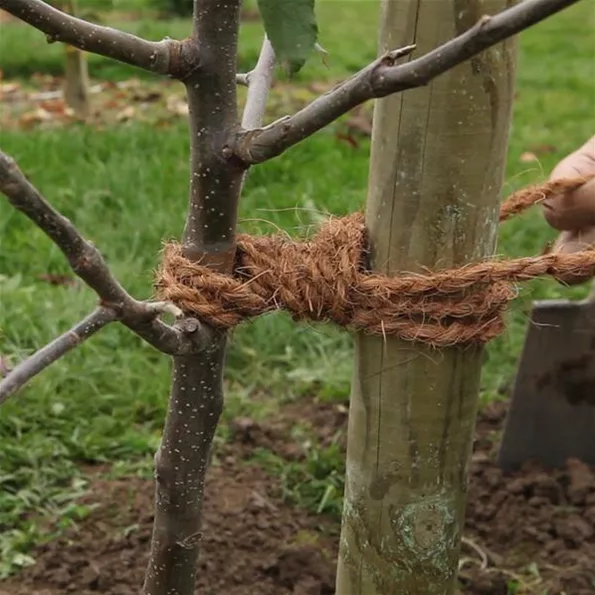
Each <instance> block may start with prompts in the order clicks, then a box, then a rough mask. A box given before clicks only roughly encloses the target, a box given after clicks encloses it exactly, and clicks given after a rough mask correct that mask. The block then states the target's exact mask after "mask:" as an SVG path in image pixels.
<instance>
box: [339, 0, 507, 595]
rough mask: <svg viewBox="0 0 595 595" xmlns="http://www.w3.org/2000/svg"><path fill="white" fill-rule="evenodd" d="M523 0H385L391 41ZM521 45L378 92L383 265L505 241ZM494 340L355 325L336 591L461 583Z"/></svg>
mask: <svg viewBox="0 0 595 595" xmlns="http://www.w3.org/2000/svg"><path fill="white" fill-rule="evenodd" d="M511 4H513V2H512V1H511V0H489V1H483V2H482V1H478V0H475V1H473V0H442V1H441V2H436V1H435V0H383V2H382V8H381V23H382V25H381V34H380V46H381V47H380V51H381V52H384V51H386V50H388V49H394V48H396V47H402V46H405V45H407V44H410V43H416V44H417V50H416V52H415V55H421V54H422V53H424V52H426V51H428V50H430V49H432V48H434V47H436V46H437V45H439V44H440V43H442V42H444V41H446V40H447V39H449V38H451V37H454V36H455V35H458V34H460V33H462V32H463V31H465V30H467V29H469V28H470V27H472V26H473V25H474V24H475V23H477V21H478V20H479V19H480V17H481V16H482V15H484V14H494V13H496V12H498V11H500V10H502V9H504V8H506V7H507V6H510V5H511ZM515 52H516V47H515V42H514V41H506V42H505V43H504V44H499V45H498V46H495V47H493V48H492V49H489V50H487V51H485V52H484V53H482V54H480V55H479V56H477V57H475V58H472V59H471V60H470V61H468V62H466V63H464V64H462V65H460V66H458V67H456V68H454V69H453V70H451V71H450V72H448V73H446V74H443V75H441V76H440V77H438V78H437V79H436V80H434V81H433V82H432V83H430V84H429V85H427V86H426V87H423V88H420V89H415V90H411V91H407V92H405V93H403V94H400V95H396V96H392V97H388V98H386V99H382V100H379V101H377V102H376V108H375V114H374V128H373V141H372V164H371V171H370V182H369V196H368V205H367V212H366V218H367V223H368V226H369V229H370V237H371V242H372V260H373V266H374V267H375V268H376V269H377V270H380V271H383V272H384V273H387V274H397V273H398V272H399V271H404V270H406V271H418V272H419V271H420V270H421V267H422V266H426V267H430V268H434V269H435V268H444V267H450V266H457V265H462V264H464V263H467V262H470V261H475V260H478V259H481V258H483V257H486V256H489V255H491V254H492V253H493V251H494V248H495V243H496V236H497V222H498V202H499V201H498V196H499V191H500V188H501V184H502V181H503V173H504V166H505V158H506V153H507V145H508V133H509V126H510V119H511V111H512V101H513V88H514V65H515ZM415 55H414V56H413V57H415ZM482 353H483V352H482V349H481V348H466V349H463V348H457V347H453V348H449V349H443V350H440V351H432V350H430V349H428V348H426V347H424V346H420V345H412V344H410V343H404V342H401V341H399V340H395V339H390V338H387V339H382V338H380V339H378V338H373V337H369V336H360V337H358V338H357V339H356V355H355V371H354V379H353V388H352V396H351V407H350V417H349V435H348V447H347V477H346V492H345V505H344V513H343V526H342V534H341V548H340V557H339V566H338V574H337V593H340V594H341V595H356V594H358V595H374V594H382V595H388V594H389V593H390V594H392V593H402V594H405V593H406V594H407V595H431V594H451V593H453V591H454V588H455V584H456V571H457V565H458V554H459V543H460V536H461V530H462V526H463V521H464V509H465V490H466V471H467V463H468V459H469V455H470V447H471V443H472V436H473V431H474V425H475V414H476V406H477V398H478V389H479V379H480V370H481V364H482Z"/></svg>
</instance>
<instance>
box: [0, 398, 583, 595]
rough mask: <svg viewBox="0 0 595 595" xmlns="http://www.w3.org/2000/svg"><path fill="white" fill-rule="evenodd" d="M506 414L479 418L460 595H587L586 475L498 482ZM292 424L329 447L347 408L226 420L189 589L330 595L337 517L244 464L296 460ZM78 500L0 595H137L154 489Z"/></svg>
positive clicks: (121, 483)
mask: <svg viewBox="0 0 595 595" xmlns="http://www.w3.org/2000/svg"><path fill="white" fill-rule="evenodd" d="M504 414H505V410H504V407H503V406H502V405H498V404H496V405H492V406H490V407H489V408H487V409H485V410H484V411H483V412H482V413H481V414H480V417H479V419H478V424H477V440H476V443H475V447H474V455H473V461H472V464H471V468H470V476H469V499H468V508H467V524H466V530H465V539H464V543H463V546H462V553H461V563H460V581H461V595H506V594H507V593H509V592H510V593H513V592H514V593H517V594H522V593H527V594H535V595H537V594H540V595H541V594H543V593H546V592H547V594H548V595H563V594H566V595H570V594H572V595H592V594H593V593H595V470H594V469H591V468H588V467H587V466H585V465H583V464H582V463H580V462H579V461H576V460H575V461H569V462H568V465H567V467H566V468H565V469H564V470H561V471H557V472H548V473H546V472H544V471H542V470H540V469H539V468H537V467H530V466H528V467H527V468H526V469H525V470H523V472H522V473H517V474H515V475H514V476H511V477H503V475H502V473H501V472H500V470H499V469H498V467H497V465H496V464H495V462H494V456H495V448H496V446H497V439H498V436H499V432H500V429H501V426H502V422H503V419H504ZM296 419H300V420H301V421H304V420H307V421H308V422H309V423H310V425H311V427H312V429H313V431H314V433H316V434H317V436H318V437H319V439H320V440H321V441H322V442H323V443H324V442H327V443H328V442H329V441H330V440H331V437H332V436H334V435H335V434H336V432H337V430H344V429H345V425H346V424H345V422H346V406H345V405H342V406H337V405H329V404H317V403H314V402H312V401H305V402H302V403H300V404H297V405H296V404H294V405H290V406H288V407H286V408H285V410H284V411H283V413H282V414H281V415H280V416H278V417H277V418H275V419H273V420H271V421H270V422H269V423H266V424H262V423H256V422H254V421H252V420H249V419H238V420H235V422H234V423H233V424H232V429H233V431H232V440H231V442H230V443H228V444H226V445H224V446H221V447H220V448H219V449H218V451H217V456H216V459H217V461H218V465H217V466H214V467H212V468H211V471H210V475H209V479H208V485H207V491H206V493H207V496H206V504H205V523H204V527H203V531H204V537H203V542H202V551H201V556H200V561H199V570H198V577H197V578H198V587H197V593H200V594H202V595H223V594H225V595H289V594H293V595H333V594H334V593H335V591H334V570H335V562H334V560H335V556H336V553H337V542H338V532H339V522H338V520H337V519H330V518H326V517H322V516H316V515H313V514H310V513H308V512H306V511H304V510H302V509H299V508H296V507H293V506H291V505H290V504H288V503H286V502H285V501H284V500H283V498H282V497H281V491H280V485H279V481H278V480H277V479H276V478H273V477H270V476H269V475H267V474H266V473H265V471H263V470H262V469H261V468H260V467H258V466H257V465H255V464H254V462H252V461H250V456H251V453H252V452H253V450H254V448H256V447H266V448H269V449H271V450H273V451H274V452H276V453H277V454H279V455H281V456H283V457H286V458H287V459H293V460H295V459H296V458H299V457H300V456H301V453H300V450H299V448H298V447H296V445H295V444H292V442H291V440H290V438H289V432H288V431H287V429H288V428H289V427H290V425H291V424H292V423H293V422H294V421H295V420H296ZM86 501H87V503H93V504H97V505H98V508H96V509H95V510H94V511H93V512H92V513H91V514H90V516H89V517H88V518H86V519H85V520H84V521H82V522H81V523H80V524H79V525H78V527H77V528H76V529H71V530H69V532H68V533H67V534H66V535H65V536H64V537H62V538H60V539H58V540H57V541H53V542H51V543H48V544H45V545H42V546H40V547H39V548H38V549H37V551H35V552H34V556H35V557H36V559H37V564H36V565H35V566H33V567H31V568H28V569H26V570H25V571H24V572H23V573H22V574H21V575H19V576H18V577H15V578H13V579H12V580H11V581H5V582H4V583H0V595H25V594H26V595H62V594H69V593H76V594H77V595H94V594H96V593H105V594H110V595H132V594H138V593H140V586H141V584H142V578H143V573H144V570H145V565H146V561H147V552H148V548H149V540H150V535H151V524H152V520H153V517H152V509H153V484H152V482H151V481H147V480H142V479H139V478H124V479H120V480H109V481H108V480H105V479H102V478H101V477H100V475H96V476H95V478H94V479H93V481H92V485H91V489H90V491H89V493H88V495H87V496H86ZM513 585H516V586H515V587H514V588H515V589H516V590H515V591H513V590H512V589H513ZM509 589H510V590H509ZM337 595H339V594H337ZM387 595H389V594H387ZM390 595H392V594H390Z"/></svg>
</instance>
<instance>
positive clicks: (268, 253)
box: [156, 178, 595, 347]
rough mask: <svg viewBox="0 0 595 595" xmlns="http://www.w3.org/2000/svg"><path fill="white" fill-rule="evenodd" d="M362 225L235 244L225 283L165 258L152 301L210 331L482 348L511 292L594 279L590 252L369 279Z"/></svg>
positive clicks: (514, 203)
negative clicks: (309, 333) (321, 329)
mask: <svg viewBox="0 0 595 595" xmlns="http://www.w3.org/2000/svg"><path fill="white" fill-rule="evenodd" d="M585 181H586V180H585V179H584V178H578V179H566V180H556V181H552V182H548V183H546V184H543V185H540V186H533V187H529V188H524V189H522V190H520V191H518V192H516V193H514V194H513V195H511V196H510V197H509V198H508V199H507V200H506V202H504V203H503V204H502V207H501V210H500V221H501V222H502V221H504V220H506V219H508V218H510V217H512V216H514V215H516V214H518V213H520V212H522V211H523V210H525V209H527V208H528V207H530V206H532V205H534V204H536V203H538V202H540V201H542V200H544V199H545V198H550V197H556V196H562V195H565V194H569V193H570V192H572V191H574V190H576V189H577V188H578V187H579V186H580V185H581V184H583V183H584V182H585ZM367 257H368V241H367V235H366V226H365V221H364V216H363V214H361V213H354V214H351V215H349V216H347V217H343V218H331V219H330V220H329V221H328V222H327V223H326V224H325V225H324V226H323V227H322V228H321V229H320V231H319V232H318V233H317V234H316V235H315V236H314V237H313V238H312V239H311V240H310V241H304V242H295V241H293V240H291V239H290V238H287V237H284V236H281V235H276V236H265V237H255V236H249V235H240V236H238V247H237V256H236V264H235V268H234V271H233V274H231V275H226V274H222V273H220V272H217V271H215V270H213V269H212V268H209V267H207V266H204V265H202V264H201V263H200V262H192V261H190V260H188V259H187V258H185V257H184V255H183V250H182V246H181V245H180V244H178V243H170V244H168V245H167V246H166V248H165V251H164V258H163V263H162V266H161V268H160V270H159V271H158V275H157V280H156V289H157V294H158V297H159V299H163V300H167V301H170V302H173V303H174V304H176V305H177V306H179V307H180V308H181V309H182V310H183V311H184V312H185V313H186V314H188V315H192V316H195V317H196V318H198V319H199V320H200V321H203V322H205V323H207V324H208V325H209V326H211V327H215V328H220V329H229V328H231V327H233V326H235V325H237V324H239V323H240V322H242V321H243V320H244V319H246V318H250V317H254V316H258V315H260V314H264V313H266V312H270V311H273V310H280V309H282V310H286V311H289V312H290V313H291V314H292V315H293V317H294V319H296V320H306V319H307V320H314V321H332V322H334V323H336V324H338V325H340V326H343V327H348V328H351V329H354V330H358V331H364V332H367V333H371V334H377V335H384V336H396V337H399V338H401V339H404V340H407V341H422V342H424V343H427V344H430V345H431V346H434V347H444V346H449V345H455V344H472V343H485V342H487V341H489V340H491V339H493V338H494V337H496V336H497V335H498V334H500V333H501V332H502V330H503V328H504V323H503V318H502V316H503V313H504V311H505V309H506V307H507V304H508V303H509V302H510V301H511V300H512V299H514V298H515V297H516V295H517V291H516V290H515V287H514V284H515V283H518V282H521V281H527V280H530V279H534V278H536V277H540V276H545V275H549V276H552V277H554V278H557V279H559V280H562V279H564V277H567V276H568V275H572V276H591V275H594V274H595V250H585V251H581V252H577V253H574V254H557V253H550V254H543V255H541V256H534V257H527V258H519V259H515V260H488V261H485V262H480V263H477V264H472V265H467V266H463V267H461V268H457V269H450V270H444V271H440V272H437V273H434V274H428V275H412V274H409V275H405V276H396V277H387V276H384V275H381V274H378V273H373V272H371V271H370V270H369V267H368V263H367Z"/></svg>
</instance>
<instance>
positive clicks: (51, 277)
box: [37, 273, 76, 287]
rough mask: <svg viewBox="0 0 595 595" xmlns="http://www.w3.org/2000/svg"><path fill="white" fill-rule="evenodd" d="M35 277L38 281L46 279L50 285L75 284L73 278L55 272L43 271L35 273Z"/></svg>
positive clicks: (72, 285) (68, 285)
mask: <svg viewBox="0 0 595 595" xmlns="http://www.w3.org/2000/svg"><path fill="white" fill-rule="evenodd" d="M37 278H38V279H39V280H40V281H46V282H47V283H49V284H50V285H62V286H65V287H75V286H76V279H74V278H73V277H71V276H70V275H65V274H55V273H43V274H41V275H37Z"/></svg>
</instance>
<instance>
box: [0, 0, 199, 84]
mask: <svg viewBox="0 0 595 595" xmlns="http://www.w3.org/2000/svg"><path fill="white" fill-rule="evenodd" d="M0 9H2V10H5V11H6V12H8V13H10V14H11V15H13V16H15V17H17V18H19V19H21V20H22V21H24V22H26V23H28V24H29V25H32V26H33V27H35V28H36V29H38V30H39V31H42V32H43V33H45V34H46V35H47V37H48V42H50V43H52V42H55V41H61V42H63V43H67V44H69V45H72V46H74V47H76V48H79V49H81V50H84V51H88V52H93V53H95V54H99V55H101V56H106V57H108V58H114V59H115V60H119V61H120V62H124V63H126V64H131V65H132V66H138V67H139V68H144V69H145V70H148V71H150V72H155V73H158V74H167V75H170V76H172V77H174V78H179V79H183V78H185V77H186V76H187V75H188V74H189V73H190V72H191V71H192V70H193V69H195V68H197V67H198V61H199V59H198V54H197V53H196V52H195V49H196V46H195V45H194V44H190V43H187V42H186V41H183V42H180V41H176V40H173V39H165V40H163V41H147V40H145V39H141V38H140V37H136V36H135V35H131V34H130V33H125V32H124V31H118V30H117V29H112V28H111V27H103V26H101V25H95V24H93V23H89V22H88V21H84V20H82V19H79V18H76V17H73V16H71V15H68V14H66V13H64V12H62V11H61V10H59V9H57V8H54V7H53V6H50V5H49V4H46V3H45V2H42V0H0Z"/></svg>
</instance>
